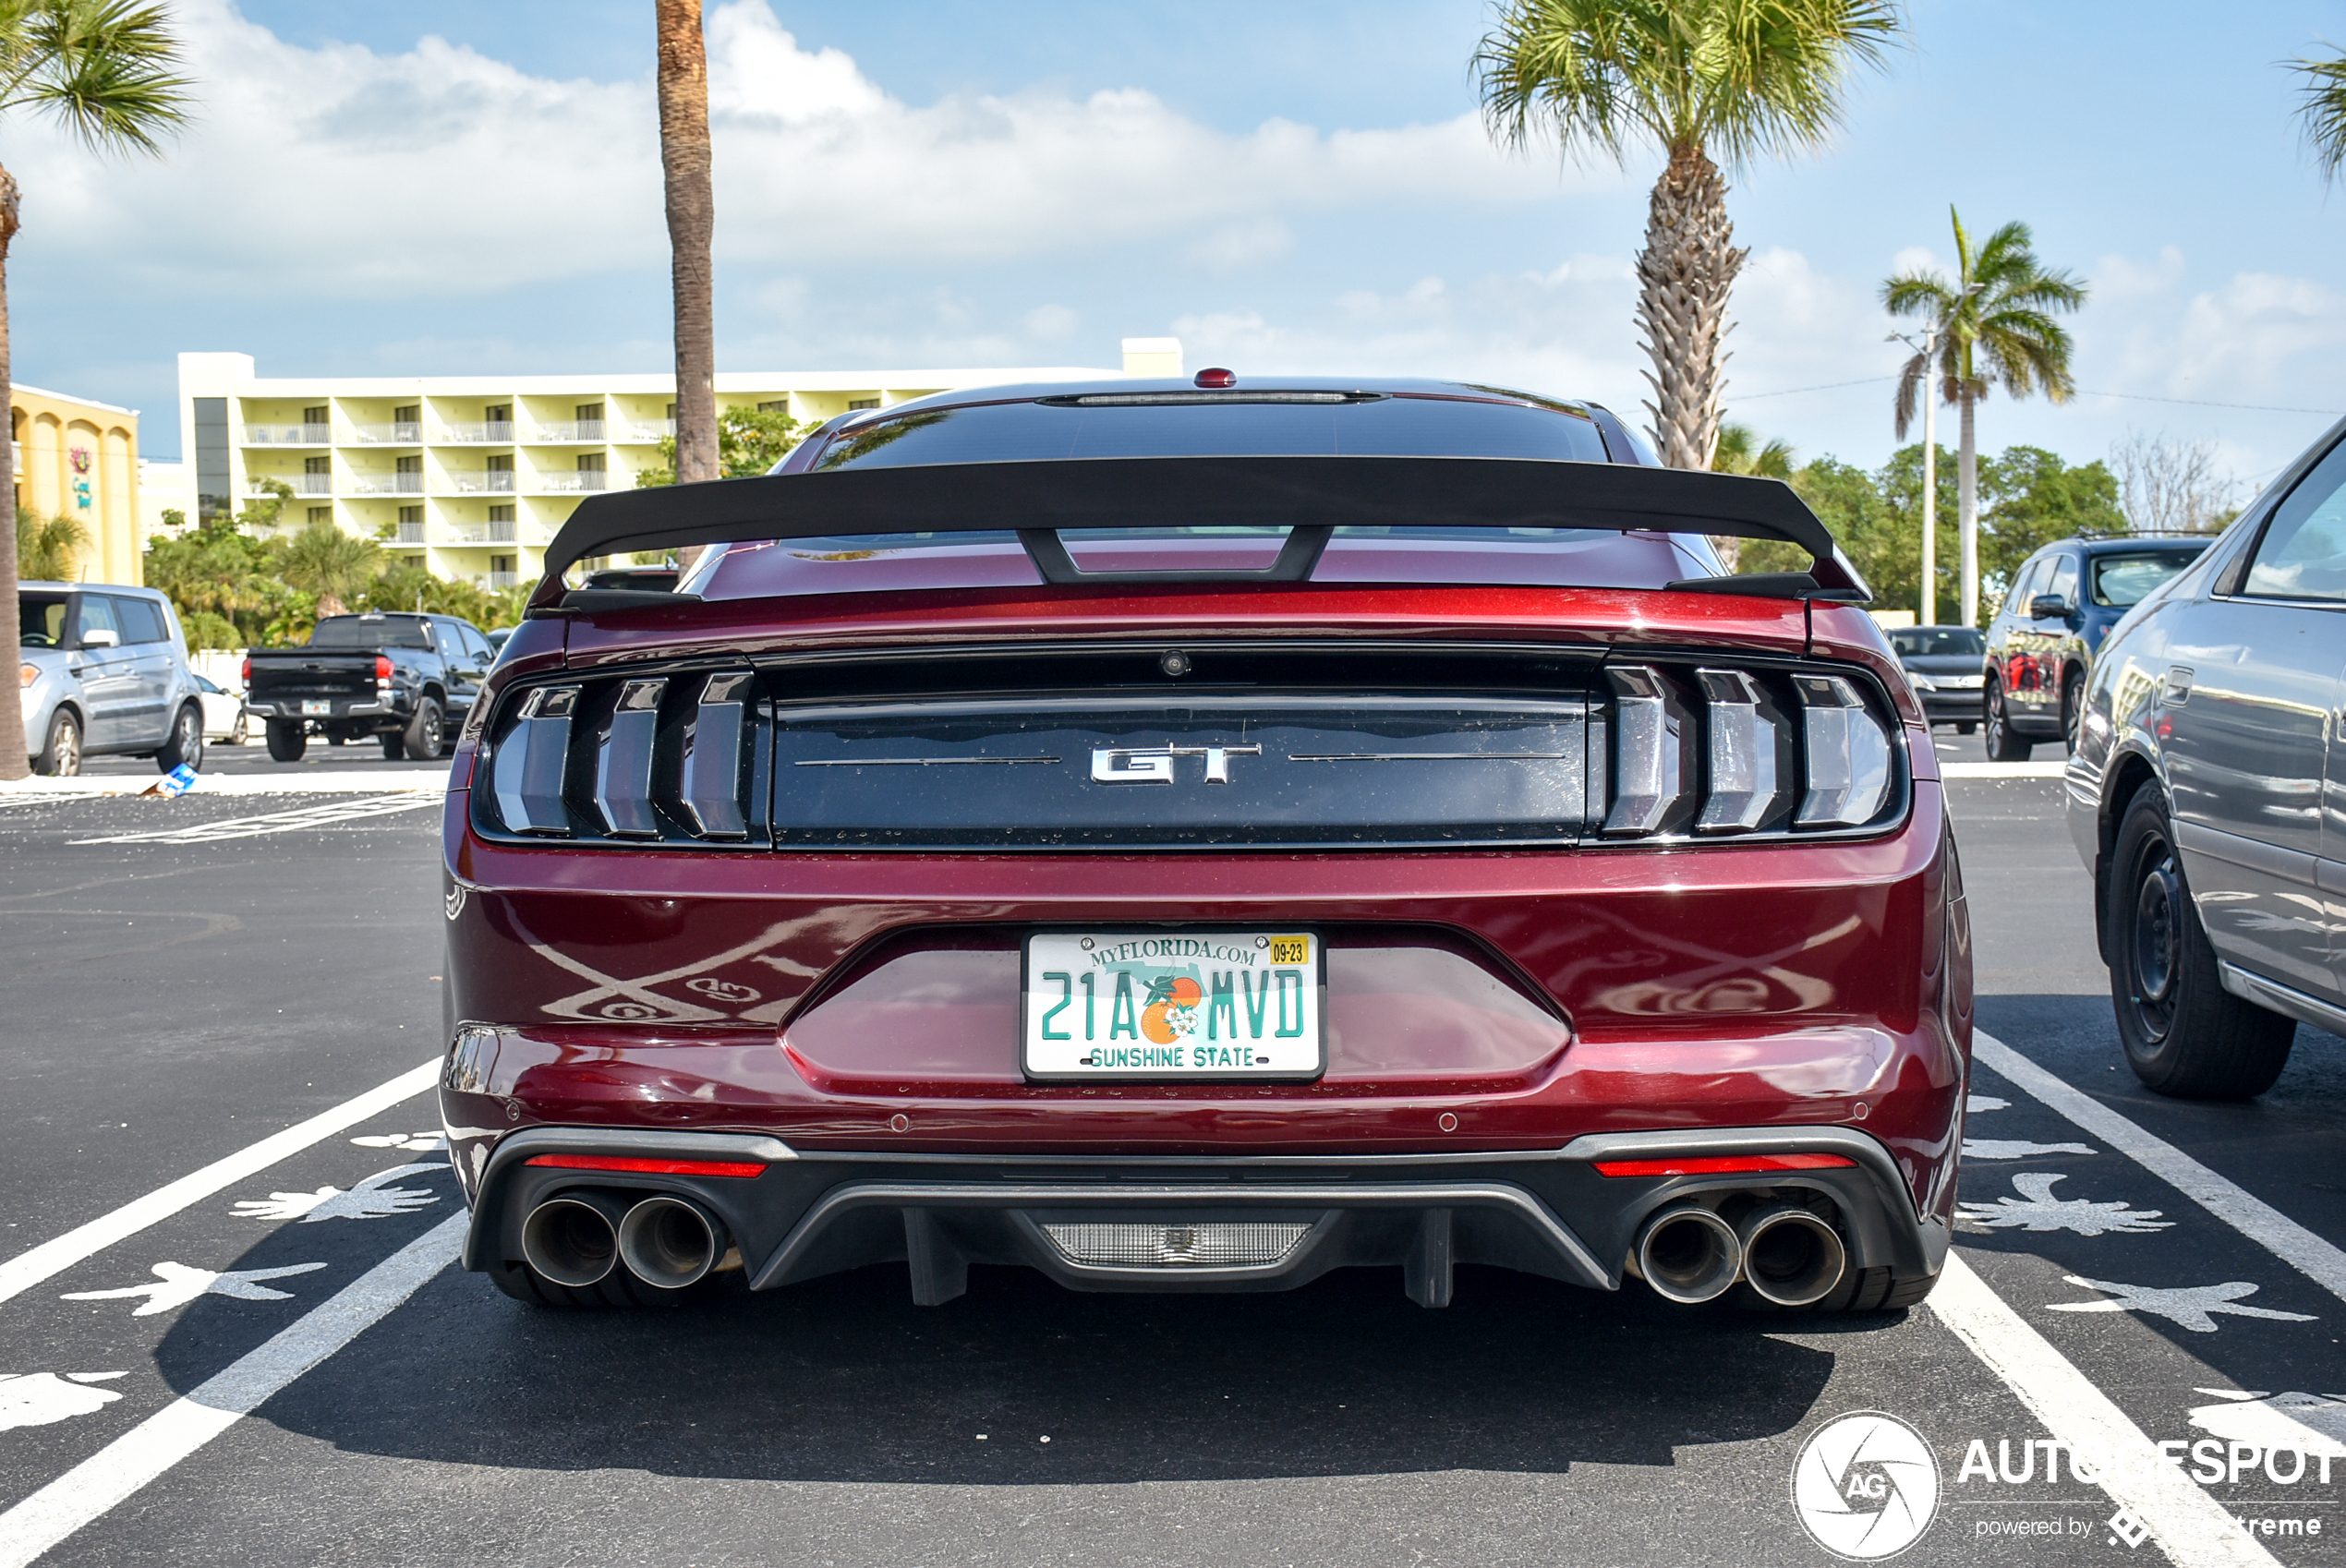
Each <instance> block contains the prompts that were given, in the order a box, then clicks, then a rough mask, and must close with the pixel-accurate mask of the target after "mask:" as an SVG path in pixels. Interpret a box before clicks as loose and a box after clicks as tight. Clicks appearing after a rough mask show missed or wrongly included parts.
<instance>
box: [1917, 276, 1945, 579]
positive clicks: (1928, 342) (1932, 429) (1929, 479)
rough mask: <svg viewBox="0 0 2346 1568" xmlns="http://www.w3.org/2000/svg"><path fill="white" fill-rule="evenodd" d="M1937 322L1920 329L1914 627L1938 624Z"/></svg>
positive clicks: (1929, 323)
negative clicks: (1933, 358) (1918, 560)
mask: <svg viewBox="0 0 2346 1568" xmlns="http://www.w3.org/2000/svg"><path fill="white" fill-rule="evenodd" d="M1938 345H1939V323H1938V322H1936V321H1929V322H1926V323H1925V324H1924V326H1923V329H1922V365H1923V373H1922V593H1921V595H1920V596H1919V598H1920V607H1919V610H1920V613H1919V618H1918V619H1917V621H1916V622H1915V624H1917V625H1918V626H1936V625H1938V624H1939V389H1938V388H1937V387H1935V386H1933V385H1932V384H1931V382H1932V381H1933V380H1936V379H1937V377H1936V374H1935V372H1934V368H1933V367H1932V365H1931V363H1930V355H1931V351H1932V350H1933V349H1935V348H1936V347H1938Z"/></svg>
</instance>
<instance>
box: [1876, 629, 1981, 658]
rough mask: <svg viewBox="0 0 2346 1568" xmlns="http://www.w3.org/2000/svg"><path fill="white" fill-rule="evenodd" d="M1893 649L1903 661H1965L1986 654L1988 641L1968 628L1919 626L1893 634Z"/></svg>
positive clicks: (1891, 635)
mask: <svg viewBox="0 0 2346 1568" xmlns="http://www.w3.org/2000/svg"><path fill="white" fill-rule="evenodd" d="M1890 646H1891V648H1892V649H1893V651H1895V652H1896V654H1897V655H1898V657H1901V658H1941V657H1965V656H1966V655H1972V654H1985V653H1986V652H1987V651H1988V639H1987V638H1985V637H1983V636H1981V635H1980V634H1979V633H1977V632H1975V631H1973V630H1972V629H1971V628H1970V627H1968V626H1917V627H1913V628H1911V629H1908V628H1901V629H1900V630H1898V631H1895V632H1893V633H1890Z"/></svg>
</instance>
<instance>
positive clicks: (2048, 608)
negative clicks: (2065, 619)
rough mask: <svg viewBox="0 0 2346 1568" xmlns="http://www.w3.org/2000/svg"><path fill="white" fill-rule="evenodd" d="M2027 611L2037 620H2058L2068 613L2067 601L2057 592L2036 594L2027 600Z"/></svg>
mask: <svg viewBox="0 0 2346 1568" xmlns="http://www.w3.org/2000/svg"><path fill="white" fill-rule="evenodd" d="M2028 613H2029V615H2030V616H2032V617H2033V618H2035V619H2036V620H2038V621H2058V620H2060V619H2061V618H2062V616H2064V615H2067V614H2068V613H2069V601H2068V600H2067V599H2065V598H2062V597H2061V596H2060V595H2059V594H2038V596H2037V597H2035V598H2033V599H2030V600H2029V601H2028Z"/></svg>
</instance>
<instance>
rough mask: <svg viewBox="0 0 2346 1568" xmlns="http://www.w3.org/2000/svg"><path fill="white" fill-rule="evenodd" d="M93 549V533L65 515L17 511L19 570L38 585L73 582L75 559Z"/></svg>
mask: <svg viewBox="0 0 2346 1568" xmlns="http://www.w3.org/2000/svg"><path fill="white" fill-rule="evenodd" d="M89 548H90V530H89V529H87V528H85V527H83V526H82V525H80V524H79V523H78V522H76V521H75V520H74V519H72V518H70V517H66V516H56V517H43V516H42V515H41V513H37V512H35V511H33V510H32V508H30V507H29V506H19V507H18V508H17V570H18V572H20V573H23V574H24V575H25V576H26V577H27V578H29V579H30V580H31V581H33V582H36V583H42V582H49V583H66V582H71V581H72V580H73V570H74V559H75V557H77V556H79V554H80V553H81V552H82V551H83V550H86V549H89Z"/></svg>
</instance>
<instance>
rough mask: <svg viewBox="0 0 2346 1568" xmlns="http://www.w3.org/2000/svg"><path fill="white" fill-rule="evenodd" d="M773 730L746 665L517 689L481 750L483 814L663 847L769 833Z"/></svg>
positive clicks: (510, 823) (540, 831)
mask: <svg viewBox="0 0 2346 1568" xmlns="http://www.w3.org/2000/svg"><path fill="white" fill-rule="evenodd" d="M771 727H772V714H771V709H770V706H769V705H768V704H767V703H766V702H765V700H764V699H763V697H762V696H760V694H758V691H757V678H756V676H755V675H754V674H752V673H750V672H748V671H746V670H695V671H692V672H689V673H684V674H671V675H659V676H651V677H629V678H624V679H613V680H586V681H574V682H569V683H564V684H560V685H543V686H532V687H527V688H523V689H519V690H514V691H510V692H508V693H507V694H506V696H505V700H504V702H503V703H502V706H501V711H500V713H499V715H498V717H497V718H496V719H495V720H494V721H492V723H491V724H490V730H489V738H488V741H487V742H486V743H485V744H484V745H483V747H482V748H481V757H480V763H479V771H478V773H477V774H476V781H475V784H474V788H473V801H474V817H475V821H476V823H477V824H478V826H481V827H482V828H483V829H485V830H488V831H491V832H496V831H499V830H502V832H504V833H509V834H519V835H523V836H526V837H530V838H579V839H613V840H618V841H621V842H628V843H636V844H643V845H647V846H654V847H658V846H674V847H679V848H682V847H687V846H695V845H712V846H713V845H727V844H736V845H746V844H750V843H753V842H758V841H764V840H766V839H767V838H768V812H767V800H766V794H767V790H768V786H769V782H770V779H771V777H772V772H771V753H772V746H771V743H770V740H769V738H768V737H769V733H770V730H771Z"/></svg>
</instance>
